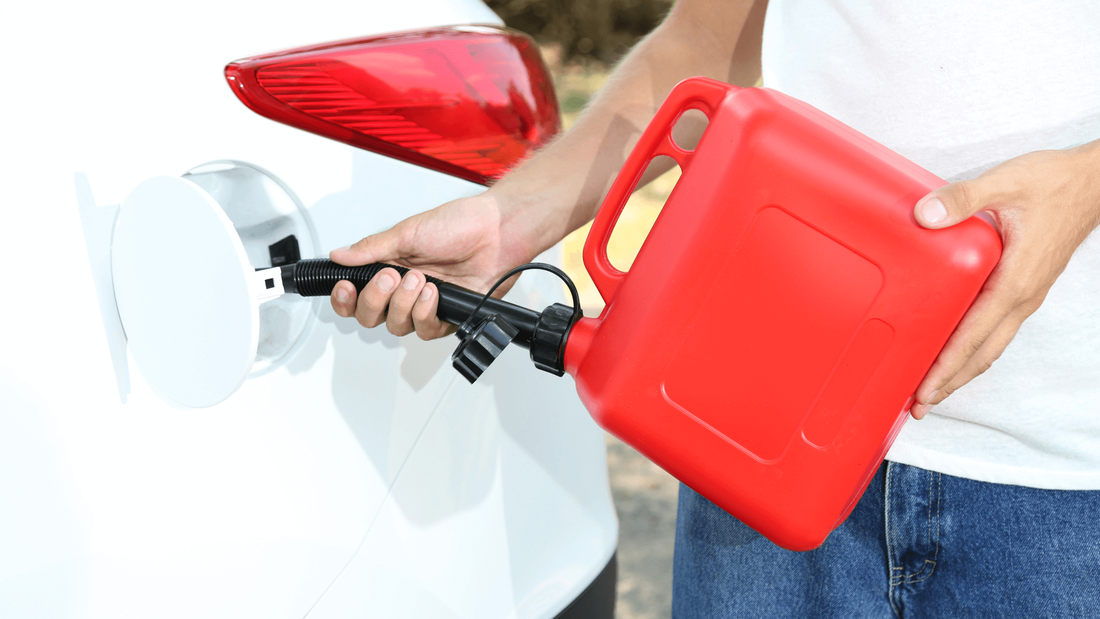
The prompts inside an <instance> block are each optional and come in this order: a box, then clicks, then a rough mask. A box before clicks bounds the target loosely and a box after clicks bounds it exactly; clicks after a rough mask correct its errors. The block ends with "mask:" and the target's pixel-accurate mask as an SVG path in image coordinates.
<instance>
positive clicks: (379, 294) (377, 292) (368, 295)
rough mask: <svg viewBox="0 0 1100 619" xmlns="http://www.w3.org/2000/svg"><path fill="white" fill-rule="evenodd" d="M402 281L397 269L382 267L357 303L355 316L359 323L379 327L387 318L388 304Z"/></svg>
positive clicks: (360, 294) (364, 289)
mask: <svg viewBox="0 0 1100 619" xmlns="http://www.w3.org/2000/svg"><path fill="white" fill-rule="evenodd" d="M400 281H401V275H400V274H399V273H398V272H397V271H396V270H394V269H382V270H381V271H379V273H378V275H375V276H374V278H373V279H371V280H370V282H368V283H367V285H366V287H364V288H363V291H362V292H361V293H359V301H358V302H357V303H356V304H355V318H356V320H358V321H359V324H361V325H363V326H364V327H377V326H378V325H380V324H382V322H383V321H385V320H386V306H387V305H389V302H390V295H391V294H393V292H394V290H395V289H396V288H397V284H398V282H400Z"/></svg>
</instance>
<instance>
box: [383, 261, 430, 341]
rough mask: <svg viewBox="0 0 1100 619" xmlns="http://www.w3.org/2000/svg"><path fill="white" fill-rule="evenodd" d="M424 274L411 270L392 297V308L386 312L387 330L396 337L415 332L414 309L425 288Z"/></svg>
mask: <svg viewBox="0 0 1100 619" xmlns="http://www.w3.org/2000/svg"><path fill="white" fill-rule="evenodd" d="M424 282H425V279H424V274H423V273H421V272H420V271H417V270H415V269H410V270H409V272H408V273H405V277H404V278H402V279H401V284H400V285H399V286H398V287H397V289H396V290H394V292H393V296H391V297H390V307H389V309H388V310H387V311H386V329H387V330H388V331H389V332H390V333H392V334H394V335H408V334H409V333H412V332H413V320H412V309H413V305H414V304H415V303H416V300H417V299H418V298H420V291H421V289H422V288H424Z"/></svg>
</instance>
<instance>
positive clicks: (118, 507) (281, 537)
mask: <svg viewBox="0 0 1100 619" xmlns="http://www.w3.org/2000/svg"><path fill="white" fill-rule="evenodd" d="M470 24H475V25H481V24H487V25H494V24H497V25H498V24H499V20H498V19H497V18H496V16H495V15H493V14H492V13H491V12H490V11H489V10H488V9H487V8H486V7H485V6H483V5H482V4H481V3H480V2H478V1H477V0H418V1H416V2H384V1H382V0H368V1H366V2H363V1H359V2H348V1H344V0H332V1H326V2H315V3H308V4H303V3H285V2H284V3H279V2H274V3H273V2H267V3H254V4H252V5H249V6H245V5H244V4H243V3H221V2H214V1H212V0H196V1H195V2H189V3H186V4H178V3H177V4H165V3H148V2H141V3H139V2H123V1H111V0H108V2H104V3H69V4H68V5H67V6H57V5H55V4H49V3H5V4H4V5H2V6H0V49H3V51H4V57H5V58H6V60H7V63H8V66H7V69H6V71H5V76H6V84H7V85H6V86H5V87H4V90H3V94H4V97H3V103H0V106H2V107H0V109H2V110H3V116H4V121H3V122H4V124H3V129H2V134H0V135H2V144H3V157H4V165H3V166H2V172H0V174H2V177H0V188H2V189H3V192H4V197H5V200H4V206H3V213H4V220H3V221H4V224H3V231H4V234H3V248H4V254H5V256H6V258H7V260H6V262H7V264H8V267H7V269H6V273H5V276H4V278H3V281H4V286H3V289H4V293H3V295H4V296H3V301H4V304H3V310H2V311H3V314H2V315H3V318H4V320H3V328H2V329H0V351H2V356H0V617H4V618H8V617H11V618H24V617H51V618H53V617H66V618H68V617H102V618H110V619H117V618H121V617H140V618H145V617H173V618H176V617H201V618H204V619H205V618H211V617H233V618H239V617H264V618H272V617H287V618H291V617H293V618H299V617H310V618H316V619H320V618H328V617H352V616H354V617H363V616H369V617H431V618H433V619H437V618H444V617H470V618H479V619H480V618H491V617H555V616H559V617H610V616H611V613H612V606H613V600H614V588H615V549H616V543H617V533H618V529H617V523H616V520H615V513H614V508H613V505H612V502H611V497H610V492H609V488H608V480H607V472H606V462H605V456H604V442H603V433H602V432H601V431H600V430H599V429H598V428H597V426H596V425H595V423H594V422H593V421H592V420H591V419H590V418H589V416H588V415H587V413H586V412H585V411H584V409H583V408H582V406H581V405H580V402H579V400H578V399H577V397H576V393H575V391H574V388H573V383H572V381H571V379H569V378H568V377H562V378H559V377H555V376H551V375H550V374H547V373H543V372H540V371H538V370H536V369H535V368H534V367H533V366H532V365H531V362H530V361H529V360H528V359H526V358H525V356H526V355H525V352H524V351H523V350H522V349H521V348H518V347H516V346H512V347H510V348H509V349H508V350H506V351H505V352H504V354H503V355H502V357H501V358H500V359H498V360H497V361H496V363H495V364H494V365H493V366H492V367H490V368H489V370H488V371H487V372H486V373H485V374H484V376H482V377H481V379H480V380H478V381H477V382H476V383H474V384H469V383H467V382H466V381H465V380H464V379H463V378H462V377H461V376H460V375H459V374H458V373H457V372H456V371H455V370H454V369H452V367H451V363H450V359H449V357H450V355H451V352H452V350H453V349H454V348H455V346H456V345H457V343H458V342H457V340H455V339H453V338H445V339H443V340H436V341H432V342H423V341H420V340H418V339H416V338H415V337H406V338H396V337H393V336H391V335H389V334H388V333H386V332H385V330H384V329H373V330H366V329H363V328H361V327H360V326H359V325H358V324H356V323H355V322H354V321H353V320H349V319H341V318H339V317H337V316H336V315H335V314H334V313H333V311H332V309H331V308H330V306H329V304H328V301H327V299H325V298H314V299H303V298H291V297H289V296H286V297H280V298H279V299H276V300H274V301H270V302H268V303H265V304H263V305H260V306H259V310H258V313H257V314H254V315H253V317H252V318H251V319H249V320H252V322H250V323H249V324H250V325H252V326H254V327H255V329H256V331H257V333H256V334H255V337H253V338H252V339H251V340H249V342H250V344H249V345H250V346H254V347H253V348H250V349H248V350H249V351H250V354H251V355H252V357H251V358H249V359H247V360H246V361H247V363H245V364H240V363H238V364H237V366H239V367H237V366H235V367H236V369H235V370H233V371H238V372H239V373H240V375H239V376H237V375H236V374H233V373H232V372H231V371H227V373H219V374H218V376H222V375H224V376H227V377H228V378H227V381H228V383H229V384H227V385H222V386H219V387H217V389H214V387H210V389H212V390H214V391H217V390H218V389H220V390H221V391H217V393H214V394H213V395H212V396H210V397H211V401H197V402H191V404H192V406H187V405H185V404H186V402H183V403H181V400H183V401H186V400H187V397H188V394H190V393H193V392H195V389H197V388H194V387H193V386H190V387H189V386H188V383H187V382H186V380H184V379H183V378H180V379H179V380H177V378H176V377H173V376H172V374H171V372H169V373H168V374H167V377H166V374H165V372H164V369H163V368H159V369H158V367H154V366H155V364H153V365H150V363H151V362H150V361H149V359H148V355H149V354H153V355H154V356H157V355H159V357H160V358H169V360H171V359H170V357H171V354H170V352H167V351H166V350H163V349H156V350H155V351H154V352H153V353H149V352H148V351H144V352H143V351H142V350H140V347H138V348H135V345H136V344H137V342H138V341H139V340H142V339H143V338H145V339H148V336H149V334H150V333H156V334H160V335H165V334H167V335H166V337H170V336H171V334H172V333H173V331H172V326H173V325H172V324H171V323H170V322H169V321H164V324H159V325H157V324H153V325H152V326H150V324H151V323H149V321H146V322H144V323H143V322H142V321H141V320H137V319H135V320H131V321H127V320H126V319H120V312H121V313H123V314H125V312H126V309H125V307H120V306H125V305H126V304H127V303H130V304H131V305H132V304H133V301H132V300H129V301H128V300H127V298H128V297H127V296H126V295H127V294H129V295H131V297H132V296H133V295H135V294H137V295H138V296H139V297H140V296H141V294H142V289H141V287H140V286H139V287H138V288H137V289H136V292H135V288H134V285H133V283H132V282H131V283H130V284H129V288H128V289H127V290H122V289H118V290H116V287H115V284H116V280H117V279H118V277H119V275H118V274H119V273H120V272H125V271H126V269H128V268H130V267H134V268H137V267H141V268H143V269H145V271H144V272H146V273H148V272H150V269H152V270H153V271H154V272H155V271H156V270H157V268H159V267H160V266H161V265H163V267H164V272H165V273H170V272H172V266H171V265H178V264H180V262H181V260H184V261H185V260H190V259H197V258H198V257H202V256H205V255H206V254H207V252H209V250H210V248H209V247H208V246H207V245H206V244H205V243H204V242H201V239H196V240H195V243H193V244H189V243H188V240H189V237H187V235H186V234H185V232H184V228H183V227H181V228H180V229H179V230H177V231H169V232H167V233H166V234H165V236H164V238H163V242H161V240H155V241H150V244H147V245H145V246H143V247H144V248H145V249H144V250H143V252H145V253H146V254H147V255H144V256H143V257H142V258H141V259H137V258H135V256H134V255H133V254H125V253H124V252H121V251H120V250H118V248H117V247H116V248H115V250H112V243H113V240H112V235H113V234H115V233H116V232H118V233H119V235H122V233H121V232H120V231H119V230H116V222H118V221H120V220H122V219H125V217H124V216H125V212H124V211H125V209H126V208H128V207H127V206H126V205H127V204H128V203H127V202H126V201H127V200H130V199H134V200H136V199H137V198H132V196H133V195H136V193H140V192H135V188H138V187H141V186H143V183H146V182H148V180H147V179H150V178H154V179H155V178H160V179H161V180H160V181H157V180H154V181H153V182H154V183H158V182H159V183H168V184H172V183H175V184H176V185H178V186H183V187H187V188H189V189H187V191H188V192H191V193H190V194H188V195H192V194H193V195H196V196H208V197H209V198H210V199H211V200H213V202H209V203H210V204H215V205H216V206H218V207H220V208H222V209H223V210H224V211H225V217H223V219H224V220H225V221H228V222H230V223H231V224H232V227H233V228H232V230H231V231H233V230H235V232H236V234H237V235H239V237H240V246H241V247H243V251H244V253H243V254H241V256H243V257H244V258H243V259H246V260H247V261H248V262H250V263H251V265H252V267H255V268H264V267H268V266H270V264H271V260H273V259H275V258H280V257H281V259H288V258H287V256H286V255H280V256H277V255H276V254H278V253H279V252H283V254H289V253H293V252H289V251H284V250H285V249H286V247H285V246H280V247H282V249H279V248H278V247H276V248H273V245H275V243H274V240H281V239H284V238H286V237H287V236H289V235H290V234H293V235H294V236H295V239H296V241H297V244H298V251H299V253H300V255H301V257H302V258H311V257H324V256H325V255H327V252H328V250H329V249H331V248H334V247H339V246H343V245H347V244H348V243H350V242H354V241H356V240H358V239H359V238H361V237H363V236H365V235H367V234H370V233H372V232H376V231H379V230H383V229H385V228H388V227H389V226H391V225H393V224H394V223H396V222H397V221H400V220H401V219H403V218H405V217H408V216H409V215H412V214H414V213H416V212H418V211H422V210H425V209H428V208H431V207H434V206H436V205H438V204H440V203H442V202H445V201H447V200H450V199H453V198H456V197H459V196H464V195H472V194H475V193H477V192H479V191H480V190H481V187H480V186H479V185H478V184H476V183H473V182H470V181H469V180H462V179H460V178H456V177H455V176H453V174H462V175H464V176H465V177H466V178H474V179H480V178H484V177H486V176H492V175H493V174H496V173H498V172H499V171H500V169H503V168H501V167H500V166H497V167H493V166H494V165H497V164H496V163H493V162H494V161H496V160H494V159H493V158H492V157H491V156H488V155H487V158H488V159H489V160H491V161H490V163H488V164H487V163H485V162H484V161H480V162H479V161H473V160H471V159H469V158H467V159H463V158H462V157H461V156H458V155H455V153H453V152H451V153H449V154H448V153H447V152H444V151H446V149H445V148H444V149H442V150H439V149H437V150H435V151H431V152H428V151H429V150H430V148H428V147H425V146H424V144H422V143H418V142H416V140H415V139H412V138H408V137H407V136H406V138H403V139H406V142H405V143H404V144H400V143H399V144H397V146H398V148H393V149H392V152H390V154H391V155H396V156H399V157H403V158H404V159H411V160H416V161H418V162H419V163H427V164H428V165H435V167H436V168H441V169H445V170H447V171H449V172H450V173H451V174H445V173H442V172H440V171H436V170H432V169H427V168H424V167H421V166H420V165H416V164H414V163H409V162H407V161H399V160H397V159H394V158H391V157H387V156H383V155H380V154H375V153H372V152H367V151H366V150H363V149H361V148H356V147H354V146H351V145H349V144H346V143H342V142H340V141H336V140H333V139H327V138H325V137H321V136H318V135H316V134H315V133H311V132H308V131H304V130H302V128H299V127H297V126H290V125H287V124H280V123H277V122H273V121H272V120H269V119H267V118H264V117H262V116H260V115H259V114H257V113H256V112H254V111H253V110H251V109H249V108H248V107H246V105H244V104H242V100H240V99H238V97H237V96H235V94H236V93H235V92H234V91H233V90H232V88H233V86H232V85H231V84H233V82H232V81H228V82H227V80H226V76H225V75H224V74H223V69H224V67H225V66H226V64H227V63H229V62H231V61H234V60H237V59H240V58H246V57H254V56H257V55H258V54H263V53H267V52H277V51H279V50H286V49H290V48H298V47H302V46H309V45H317V44H322V43H326V42H331V41H339V40H345V39H353V38H360V37H367V36H371V35H378V34H382V33H387V32H399V31H409V30H424V29H428V28H437V27H442V26H456V25H457V26H462V25H470ZM451 31H453V32H460V33H461V32H468V33H479V32H481V33H491V32H493V31H494V29H493V28H488V29H486V28H477V27H472V28H471V27H459V28H452V29H451ZM494 62H512V63H513V64H514V63H515V62H516V60H515V59H514V58H513V59H512V60H508V59H507V58H505V59H504V60H500V59H497V60H494ZM386 68H387V70H389V71H390V72H391V73H394V72H396V73H402V71H405V70H404V69H403V68H402V65H401V64H400V55H397V56H394V59H393V63H387V65H386ZM415 69H416V67H413V66H410V67H409V68H408V71H405V73H406V74H408V75H412V73H411V72H413V71H414V70H415ZM520 69H521V68H520V67H513V69H509V70H516V71H519V70H520ZM454 70H455V71H457V73H458V74H459V75H463V72H464V71H467V69H463V68H462V67H461V66H458V67H457V68H455V69H454ZM522 70H532V69H531V68H530V67H523V68H522ZM410 79H411V78H410ZM424 79H427V80H431V79H437V78H432V77H431V76H427V77H425V78H424ZM414 90H415V89H411V88H405V89H404V90H400V92H403V93H406V94H408V95H409V96H418V95H417V93H416V92H414ZM505 94H508V93H505ZM497 107H498V108H499V109H497V108H494V109H495V111H494V112H493V113H495V114H503V113H505V112H502V111H501V110H502V109H504V108H503V107H501V106H497ZM504 107H507V106H504ZM297 111H298V112H302V113H303V114H306V115H307V116H308V114H309V110H305V111H304V112H303V111H302V109H298V110H297ZM330 120H331V119H330ZM333 123H334V124H335V125H339V122H338V121H332V123H330V124H333ZM292 124H293V123H292ZM472 127H473V124H471V126H469V127H466V129H467V130H473V129H472ZM306 128H309V127H306ZM345 128H346V127H345ZM473 128H476V127H473ZM382 133H384V132H382ZM399 133H400V132H399ZM379 134H380V133H379V132H375V134H374V135H376V136H377V135H379ZM336 137H339V136H336ZM345 137H346V136H345ZM443 137H444V138H446V137H447V136H443ZM349 139H350V138H349ZM441 139H442V138H441ZM394 140H395V141H398V142H399V140H398V138H394ZM369 141H370V140H367V142H369ZM385 141H386V140H384V139H383V140H380V142H385ZM365 145H366V146H371V144H365ZM375 146H376V147H377V148H378V149H382V150H385V148H386V147H385V146H378V145H377V144H375ZM410 152H419V153H421V154H423V153H425V152H427V155H425V156H424V157H422V158H419V159H418V156H414V155H409V153H410ZM448 157H449V158H448ZM433 158H434V161H435V164H433V163H432V160H433ZM421 159H422V160H421ZM441 161H442V163H440V162H441ZM498 163H499V162H498ZM479 165H480V166H481V167H478V166H479ZM181 179H182V180H181ZM128 196H131V197H128ZM203 199H206V198H203ZM120 204H122V205H123V207H122V209H120V206H119V205H120ZM120 211H123V216H120V214H119V213H120ZM219 217H222V216H221V215H219ZM226 218H227V219H226ZM288 231H289V233H288ZM146 240H148V239H146ZM114 241H115V242H119V243H121V242H122V241H119V240H118V239H117V238H116V239H114ZM543 259H545V260H546V261H549V262H553V261H554V260H555V255H553V252H550V253H549V255H547V256H543ZM112 261H114V263H115V264H114V265H112ZM186 288H189V286H180V287H178V288H176V289H171V291H172V294H163V290H164V288H163V286H161V287H160V288H159V289H158V288H157V287H156V286H152V285H151V286H150V289H149V290H150V291H151V292H150V294H151V295H152V294H154V293H155V295H156V296H155V302H157V303H161V304H163V306H164V316H167V317H171V316H173V315H174V314H173V311H172V310H173V308H176V309H178V308H179V307H187V303H188V302H189V301H190V300H191V299H193V298H195V296H196V295H198V294H200V293H201V292H202V291H196V290H193V289H186ZM157 290H161V292H156V291H157ZM116 297H117V302H116ZM507 299H509V300H511V301H513V302H515V303H518V304H520V305H523V306H525V307H529V308H532V309H535V310H541V309H542V308H543V307H545V306H547V305H549V304H551V303H554V302H565V303H568V301H567V300H566V299H565V295H564V294H563V290H562V286H561V284H560V282H558V281H557V280H556V279H554V278H553V277H552V276H550V275H548V274H544V273H543V274H540V273H531V274H527V275H525V276H524V277H523V278H521V280H520V283H519V284H518V285H517V286H516V287H515V289H513V291H512V292H510V293H509V295H508V297H507ZM257 303H258V302H257ZM176 313H177V314H178V312H176ZM154 322H155V321H154ZM245 322H248V320H246V321H245ZM128 336H129V338H128ZM245 339H246V340H247V339H248V338H245ZM154 341H155V338H154ZM216 344H217V345H218V346H223V347H224V351H225V355H226V356H230V353H233V354H236V353H239V350H238V349H236V348H233V347H234V346H235V344H232V343H230V342H229V341H228V339H227V340H218V341H217V342H216ZM158 351H159V352H158ZM219 351H221V348H219ZM210 359H212V360H218V362H220V360H221V355H220V354H219V352H217V351H215V352H213V353H211V356H210ZM212 363H213V361H212ZM178 367H180V368H183V365H179V366H178ZM192 369H193V368H192ZM200 369H202V368H200ZM206 369H207V370H209V368H206ZM211 384H212V383H211ZM181 385H182V386H181ZM174 388H180V389H182V390H183V391H182V393H183V395H182V396H180V395H178V394H173V393H171V390H172V389H174ZM208 395H209V394H208ZM213 402H217V403H213ZM207 404H213V405H210V406H207Z"/></svg>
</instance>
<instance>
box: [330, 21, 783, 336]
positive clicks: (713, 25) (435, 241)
mask: <svg viewBox="0 0 1100 619" xmlns="http://www.w3.org/2000/svg"><path fill="white" fill-rule="evenodd" d="M765 5H766V0H757V1H755V2H754V1H753V0H728V1H725V0H681V1H680V2H677V3H676V4H675V5H674V6H673V8H672V11H671V13H670V14H669V16H668V18H667V19H666V20H665V21H664V22H663V23H662V24H661V25H660V26H659V27H658V28H657V29H656V30H655V31H654V32H653V33H651V34H650V35H649V36H648V37H646V38H645V39H644V40H643V41H642V42H640V43H639V44H638V45H637V46H635V48H634V49H633V50H632V51H631V52H630V53H629V54H628V55H627V56H626V58H624V60H623V61H622V62H621V63H620V64H619V66H618V67H616V69H615V70H614V71H613V73H612V74H611V76H610V77H609V79H608V82H607V85H606V86H605V87H604V89H603V90H602V91H601V92H600V93H599V94H598V95H596V97H595V98H594V99H593V101H592V102H591V103H590V104H589V106H588V108H587V109H586V110H585V111H584V113H583V114H582V115H581V117H580V118H579V119H578V120H577V123H576V124H575V125H574V127H573V128H572V129H570V131H568V132H567V133H565V134H564V135H562V136H561V137H559V138H558V139H557V140H555V141H554V142H553V143H551V144H550V145H549V146H547V147H546V148H544V149H542V150H541V151H540V152H539V153H537V154H536V155H535V156H533V157H532V158H531V159H530V160H528V161H527V162H525V163H524V164H523V165H521V166H520V167H519V168H518V169H516V170H515V171H513V172H512V173H510V174H509V175H507V176H505V177H504V178H503V179H501V180H500V181H499V182H497V183H496V184H495V185H493V186H492V187H491V188H490V189H489V190H488V191H486V192H485V193H483V194H481V195H479V196H474V197H471V198H462V199H459V200H455V201H452V202H448V203H447V204H444V205H442V206H440V207H438V208H436V209H432V210H430V211H426V212H425V213H421V214H418V215H415V216H413V217H410V218H409V219H406V220H404V221H402V222H400V223H398V224H397V225H396V226H394V227H393V228H391V229H390V230H386V231H384V232H381V233H379V234H376V235H372V236H369V237H367V238H365V239H363V240H361V241H359V242H358V243H356V244H354V245H352V246H351V247H349V248H345V249H341V250H335V251H333V252H332V254H331V257H332V259H333V260H335V261H336V262H339V263H341V264H346V265H359V264H366V263H371V262H385V261H388V262H395V263H398V264H402V265H404V266H408V267H411V270H410V271H409V273H408V274H406V276H405V278H404V280H400V277H399V276H398V274H397V273H396V272H395V271H393V270H392V269H385V270H383V271H382V272H380V273H379V274H378V275H377V276H376V277H375V278H374V279H373V280H372V281H371V282H370V283H369V284H368V285H367V286H366V287H365V288H364V290H363V292H362V294H360V295H358V296H357V295H356V293H355V289H354V287H353V286H352V285H351V284H350V283H348V282H341V283H340V284H338V285H337V286H336V288H334V290H333V293H332V298H331V301H332V306H333V309H334V310H335V311H336V313H337V314H339V315H341V316H352V315H354V316H355V317H356V318H357V319H358V320H359V322H360V323H361V324H363V325H364V326H367V327H373V326H376V325H378V324H381V323H382V322H383V321H384V322H386V326H387V328H388V329H389V330H390V332H392V333H394V334H396V335H405V334H407V333H410V332H412V331H414V330H415V331H416V333H417V334H418V335H419V336H420V337H422V338H424V339H430V338H433V337H439V336H441V335H443V334H444V333H446V331H447V326H446V325H444V324H441V323H440V321H439V320H438V319H437V318H436V316H435V308H436V303H437V301H438V291H436V290H435V286H434V285H432V284H425V279H424V274H425V273H428V274H431V275H435V276H438V277H440V278H442V279H445V280H448V281H451V282H453V283H456V284H458V285H461V286H465V287H468V288H471V289H474V290H487V289H488V288H489V286H490V285H491V284H492V283H493V282H495V281H496V279H497V278H498V277H500V275H502V274H503V273H504V272H505V271H507V270H508V269H509V268H511V267H513V266H515V265H517V264H521V263H524V262H528V261H529V260H531V259H532V258H534V256H536V255H538V254H539V253H541V252H542V251H544V250H545V249H547V248H549V247H551V246H552V245H554V244H555V243H557V242H558V241H559V240H561V239H562V238H563V237H564V236H565V235H566V234H568V233H569V232H571V231H572V230H574V229H576V228H578V227H580V226H581V225H583V224H584V223H585V222H587V221H588V220H590V219H591V218H592V217H593V216H594V215H595V212H596V210H597V208H598V207H599V204H600V200H601V199H602V197H603V195H604V194H605V193H606V192H607V189H608V187H609V186H610V184H611V182H612V181H613V180H614V178H615V175H616V174H617V172H618V170H619V168H620V167H621V166H622V164H623V162H624V161H625V159H626V156H627V154H628V153H629V152H630V150H631V148H632V147H633V146H634V144H635V142H637V140H638V138H639V137H640V135H641V133H642V131H643V130H644V129H645V126H646V125H647V124H648V123H649V120H650V119H651V118H652V117H653V114H654V113H655V112H656V110H657V108H658V106H659V105H660V104H661V102H662V101H663V100H664V98H665V97H666V96H667V94H668V93H669V91H671V90H672V87H673V86H674V85H675V84H676V83H677V82H679V81H680V80H682V79H684V78H687V77H691V76H694V75H703V76H707V77H711V78H714V79H719V80H723V81H728V82H731V83H734V84H739V85H746V86H748V85H752V84H754V83H755V82H756V81H757V79H759V76H760V38H761V33H762V27H763V20H764V8H765ZM654 172H656V171H654ZM643 180H645V179H643ZM386 284H388V287H387V286H386ZM501 294H503V290H502V291H501Z"/></svg>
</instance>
